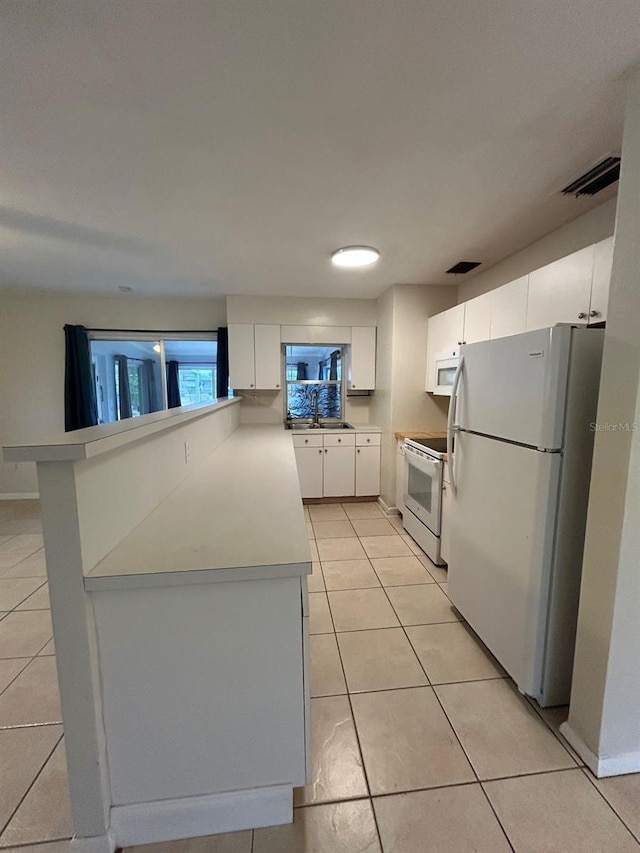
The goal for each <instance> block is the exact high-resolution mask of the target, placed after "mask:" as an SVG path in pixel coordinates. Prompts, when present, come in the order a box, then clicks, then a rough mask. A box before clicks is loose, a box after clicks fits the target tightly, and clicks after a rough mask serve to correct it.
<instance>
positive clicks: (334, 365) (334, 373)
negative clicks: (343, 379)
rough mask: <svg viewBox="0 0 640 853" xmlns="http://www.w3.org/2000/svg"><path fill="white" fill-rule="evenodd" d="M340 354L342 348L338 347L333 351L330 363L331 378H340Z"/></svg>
mask: <svg viewBox="0 0 640 853" xmlns="http://www.w3.org/2000/svg"><path fill="white" fill-rule="evenodd" d="M339 355H340V350H339V349H337V350H335V352H332V353H331V363H330V365H329V379H337V378H338V356H339Z"/></svg>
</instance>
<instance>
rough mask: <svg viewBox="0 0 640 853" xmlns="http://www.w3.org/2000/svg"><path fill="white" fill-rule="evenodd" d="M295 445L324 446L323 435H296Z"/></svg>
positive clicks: (294, 438) (294, 437)
mask: <svg viewBox="0 0 640 853" xmlns="http://www.w3.org/2000/svg"><path fill="white" fill-rule="evenodd" d="M292 438H293V446H294V447H322V436H321V435H294V436H292Z"/></svg>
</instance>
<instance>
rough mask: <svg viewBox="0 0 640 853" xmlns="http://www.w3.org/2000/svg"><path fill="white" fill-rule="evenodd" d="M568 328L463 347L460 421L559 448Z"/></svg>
mask: <svg viewBox="0 0 640 853" xmlns="http://www.w3.org/2000/svg"><path fill="white" fill-rule="evenodd" d="M572 331H573V330H572V329H571V327H569V326H553V327H552V328H549V329H538V330H536V331H534V332H525V333H524V334H521V335H512V336H511V337H507V338H498V339H496V340H493V341H481V342H479V343H477V344H470V345H469V346H464V347H462V355H463V357H464V367H463V370H462V373H461V377H460V383H459V388H458V404H457V421H458V424H459V426H460V427H461V428H462V429H466V430H470V431H471V432H477V433H482V434H484V435H490V436H495V437H497V438H503V439H505V440H507V441H514V442H518V443H519V444H528V445H531V446H532V447H543V448H548V449H557V448H559V447H561V446H562V431H563V421H564V404H565V397H566V387H567V375H568V365H569V354H570V349H571V336H572Z"/></svg>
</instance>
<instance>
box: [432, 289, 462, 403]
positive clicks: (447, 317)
mask: <svg viewBox="0 0 640 853" xmlns="http://www.w3.org/2000/svg"><path fill="white" fill-rule="evenodd" d="M463 333H464V303H462V304H460V305H454V306H453V308H449V309H448V310H447V311H443V312H442V313H441V314H435V315H434V316H433V317H430V318H429V325H428V331H427V383H426V390H427V391H434V390H435V387H436V360H437V359H438V357H440V356H441V355H442V354H443V353H444V352H446V351H447V350H451V352H453V351H454V350H457V348H458V346H459V345H460V344H461V343H462V340H463Z"/></svg>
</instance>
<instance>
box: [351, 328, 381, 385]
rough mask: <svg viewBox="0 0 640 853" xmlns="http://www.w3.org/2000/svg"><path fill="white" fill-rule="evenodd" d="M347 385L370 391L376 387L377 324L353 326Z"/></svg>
mask: <svg viewBox="0 0 640 853" xmlns="http://www.w3.org/2000/svg"><path fill="white" fill-rule="evenodd" d="M347 387H348V388H349V389H358V390H368V391H371V390H373V389H374V388H375V387H376V328H375V326H353V328H352V329H351V358H350V360H349V383H348V385H347Z"/></svg>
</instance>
